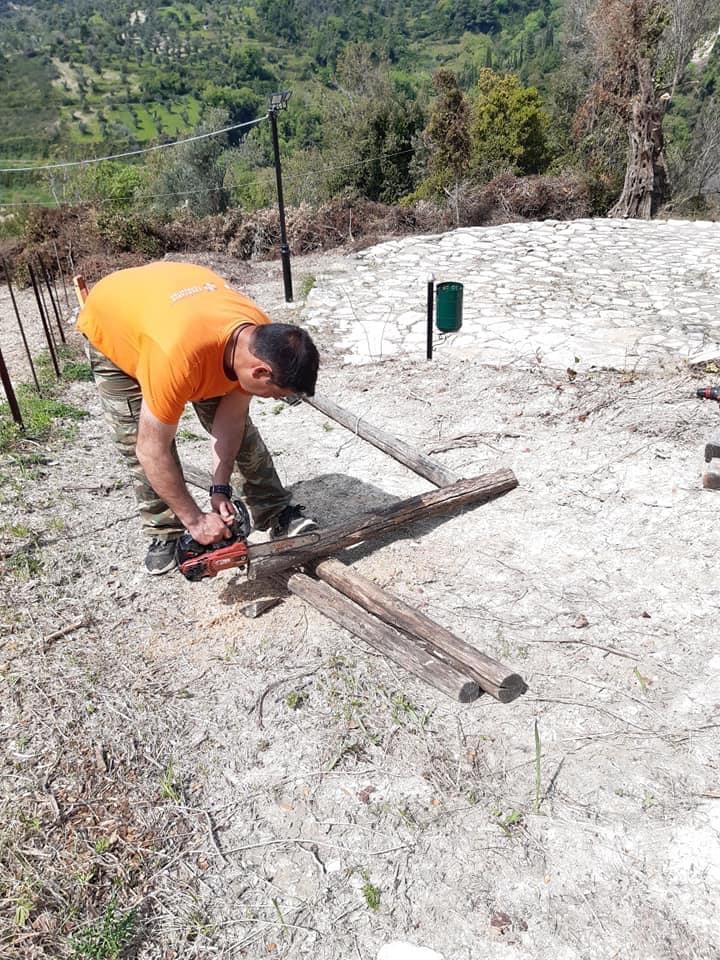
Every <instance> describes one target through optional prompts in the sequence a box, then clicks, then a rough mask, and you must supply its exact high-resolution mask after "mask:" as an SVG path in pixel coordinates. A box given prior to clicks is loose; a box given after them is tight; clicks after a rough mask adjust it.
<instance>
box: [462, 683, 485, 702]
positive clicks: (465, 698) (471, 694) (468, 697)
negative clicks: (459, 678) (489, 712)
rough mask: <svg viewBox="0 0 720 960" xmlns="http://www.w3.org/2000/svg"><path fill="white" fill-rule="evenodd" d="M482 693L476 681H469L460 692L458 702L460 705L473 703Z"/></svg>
mask: <svg viewBox="0 0 720 960" xmlns="http://www.w3.org/2000/svg"><path fill="white" fill-rule="evenodd" d="M481 693H482V690H481V689H480V685H479V684H478V683H475V681H474V680H468V681H467V683H464V684H463V685H462V687H460V690H459V691H458V700H459V702H460V703H472V702H473V701H474V700H477V698H478V697H479V696H480V694H481Z"/></svg>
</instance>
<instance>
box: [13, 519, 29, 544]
mask: <svg viewBox="0 0 720 960" xmlns="http://www.w3.org/2000/svg"><path fill="white" fill-rule="evenodd" d="M29 534H30V527H29V526H28V525H27V524H26V523H15V524H13V526H12V527H10V536H11V537H17V538H18V539H19V540H24V539H25V537H27V536H29Z"/></svg>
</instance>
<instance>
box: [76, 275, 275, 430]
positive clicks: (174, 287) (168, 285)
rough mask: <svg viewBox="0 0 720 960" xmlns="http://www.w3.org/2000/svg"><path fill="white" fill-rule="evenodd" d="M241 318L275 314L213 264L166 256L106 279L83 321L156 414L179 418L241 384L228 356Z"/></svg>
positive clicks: (260, 319) (264, 319) (258, 319)
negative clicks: (229, 370)
mask: <svg viewBox="0 0 720 960" xmlns="http://www.w3.org/2000/svg"><path fill="white" fill-rule="evenodd" d="M243 323H253V324H264V323H270V318H269V317H268V316H267V315H266V314H265V313H263V311H262V310H261V309H260V308H259V307H258V306H257V304H255V303H253V301H252V300H250V299H249V298H248V297H245V296H243V294H241V293H238V292H237V291H236V290H232V289H231V288H230V287H229V286H228V285H227V283H226V282H225V280H223V278H222V277H219V276H218V275H217V274H216V273H213V272H212V270H208V269H206V268H205V267H198V266H194V265H192V264H188V263H171V262H169V261H164V260H163V261H161V262H159V263H151V264H148V265H147V266H144V267H131V268H130V269H129V270H118V271H117V272H116V273H111V274H110V275H109V276H107V277H104V278H103V279H102V280H100V282H99V283H97V284H96V285H95V286H94V287H93V288H92V290H91V291H90V294H89V296H88V298H87V300H86V301H85V306H84V307H83V309H82V311H81V313H80V317H79V319H78V323H77V326H78V330H80V332H81V333H83V334H84V335H85V336H86V337H87V338H88V340H89V341H90V343H92V345H93V346H94V347H95V348H96V349H98V350H99V351H100V353H102V354H104V355H105V356H106V357H107V358H108V359H109V360H112V362H113V363H114V364H115V366H116V367H119V368H120V369H121V370H122V371H123V372H124V373H127V374H128V376H130V377H132V378H133V379H134V380H137V381H138V383H139V384H140V387H141V388H142V394H143V400H144V401H145V403H146V404H147V406H148V407H149V408H150V411H151V412H152V413H153V414H154V415H155V416H156V417H157V418H158V420H162V422H163V423H168V424H174V423H177V422H178V420H179V419H180V417H181V416H182V412H183V408H184V407H185V404H186V403H188V402H192V401H197V400H208V399H210V398H211V397H221V396H225V394H227V393H230V392H231V391H233V390H240V389H241V388H240V387H239V386H238V384H237V382H236V381H234V380H228V378H227V377H226V376H225V372H224V369H223V355H224V352H225V346H226V344H227V342H228V339H229V337H230V335H231V334H232V332H233V330H235V329H236V328H237V327H238V326H240V325H241V324H243Z"/></svg>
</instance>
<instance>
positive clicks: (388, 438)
mask: <svg viewBox="0 0 720 960" xmlns="http://www.w3.org/2000/svg"><path fill="white" fill-rule="evenodd" d="M305 403H308V404H309V405H310V406H311V407H314V408H315V410H318V411H319V412H320V413H324V414H325V416H326V417H330V419H331V420H334V421H335V422H336V423H339V424H342V426H343V427H347V428H348V430H350V431H351V432H352V433H355V434H357V436H358V437H362V439H363V440H367V442H368V443H371V444H372V445H373V446H374V447H377V448H378V450H382V451H383V453H387V454H389V455H390V456H391V457H393V459H395V460H398V461H399V462H400V463H404V464H405V466H406V467H409V468H410V469H411V470H413V471H414V472H415V473H417V474H419V476H421V477H425V479H426V480H429V481H430V483H434V484H435V486H436V487H445V486H447V485H448V484H451V483H455V481H456V480H457V479H458V478H457V475H456V474H454V473H453V472H452V471H451V470H446V469H445V467H441V466H440V464H439V463H436V462H435V461H434V460H431V459H430V457H426V456H425V454H423V453H419V452H418V451H417V450H413V448H412V447H410V446H408V444H407V443H404V442H403V441H402V440H398V439H397V437H393V436H392V434H389V433H386V432H385V431H384V430H380V429H379V428H378V427H373V426H371V425H370V424H369V423H366V422H365V421H364V420H362V419H361V418H360V417H358V416H356V415H355V414H354V413H350V411H349V410H345V409H344V408H343V407H341V406H338V404H337V403H333V402H332V400H325V399H322V398H321V397H306V398H305Z"/></svg>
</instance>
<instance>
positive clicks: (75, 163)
mask: <svg viewBox="0 0 720 960" xmlns="http://www.w3.org/2000/svg"><path fill="white" fill-rule="evenodd" d="M267 118H268V114H267V113H266V114H265V115H264V116H262V117H257V118H256V119H255V120H247V121H246V122H245V123H235V124H233V125H232V126H230V127H223V128H222V130H213V131H211V132H210V133H198V134H196V135H195V136H194V137H185V139H184V140H172V141H171V142H170V143H157V144H155V146H153V147H143V148H142V149H139V150H127V151H126V152H125V153H114V154H112V155H110V156H108V157H91V158H90V159H87V160H65V161H63V162H62V163H45V164H42V165H41V166H37V167H7V168H5V167H2V168H0V173H28V172H31V173H36V172H38V171H40V170H57V169H59V168H61V167H82V166H85V165H87V164H90V163H103V161H105V160H121V159H122V158H123V157H136V156H138V155H139V154H141V153H151V152H152V151H153V150H164V149H165V148H166V147H178V146H180V144H183V143H194V142H195V141H196V140H206V139H207V138H208V137H217V136H219V135H220V134H221V133H229V132H230V131H231V130H240V129H241V128H242V127H254V126H255V125H256V124H258V123H262V121H263V120H267Z"/></svg>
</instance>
